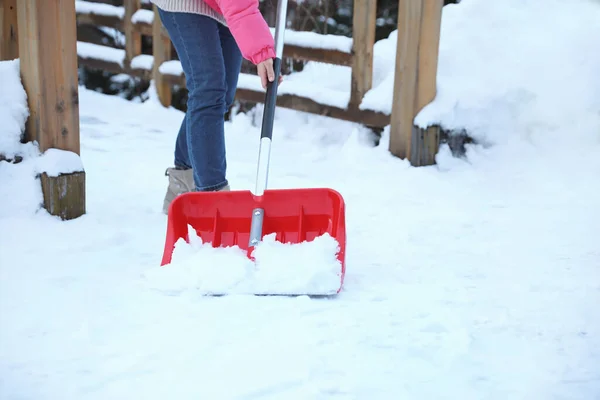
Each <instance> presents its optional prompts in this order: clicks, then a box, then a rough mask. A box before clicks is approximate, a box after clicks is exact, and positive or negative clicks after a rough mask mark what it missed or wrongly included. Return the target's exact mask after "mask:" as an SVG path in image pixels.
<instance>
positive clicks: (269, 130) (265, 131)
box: [260, 57, 281, 139]
mask: <svg viewBox="0 0 600 400" xmlns="http://www.w3.org/2000/svg"><path fill="white" fill-rule="evenodd" d="M273 72H274V73H275V79H273V82H267V94H266V95H265V109H264V113H263V120H262V128H261V133H260V138H261V139H264V138H268V139H271V138H272V137H273V121H274V120H275V108H276V107H277V86H278V84H279V77H280V76H281V58H280V57H276V58H275V59H273Z"/></svg>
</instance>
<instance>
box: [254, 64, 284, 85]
mask: <svg viewBox="0 0 600 400" xmlns="http://www.w3.org/2000/svg"><path fill="white" fill-rule="evenodd" d="M256 70H257V72H258V76H260V83H261V84H262V87H263V89H266V88H267V83H268V82H273V80H274V79H275V71H274V70H273V59H272V58H269V59H266V60H265V61H263V62H261V63H260V64H258V65H257V66H256ZM267 79H268V81H267ZM282 81H283V76H281V75H279V83H281V82H282Z"/></svg>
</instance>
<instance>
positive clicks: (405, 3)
mask: <svg viewBox="0 0 600 400" xmlns="http://www.w3.org/2000/svg"><path fill="white" fill-rule="evenodd" d="M442 7H443V0H399V2H398V44H397V48H396V71H395V80H394V100H393V104H392V117H391V122H390V124H391V129H390V145H389V150H390V152H391V153H392V154H394V155H395V156H398V157H400V158H406V159H408V160H409V161H410V163H411V165H413V166H423V165H432V164H435V155H436V154H437V151H438V146H439V136H440V129H439V127H437V126H431V127H428V128H427V129H420V128H418V127H416V126H415V125H414V119H415V117H416V116H417V114H418V113H419V112H420V111H421V110H422V109H423V107H425V106H426V105H427V104H429V103H430V102H431V101H433V99H434V98H435V96H436V76H437V64H438V54H439V41H440V28H441V23H442Z"/></svg>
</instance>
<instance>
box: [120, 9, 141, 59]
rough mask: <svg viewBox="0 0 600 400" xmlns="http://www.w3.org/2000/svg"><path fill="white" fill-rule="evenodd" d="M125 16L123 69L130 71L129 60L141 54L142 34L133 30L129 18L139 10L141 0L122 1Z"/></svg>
mask: <svg viewBox="0 0 600 400" xmlns="http://www.w3.org/2000/svg"><path fill="white" fill-rule="evenodd" d="M123 5H124V7H125V15H124V19H123V30H124V31H125V63H124V64H125V69H126V70H130V69H131V60H132V59H133V58H134V57H136V56H138V55H140V54H142V34H141V33H140V32H137V31H136V30H135V29H134V26H133V22H132V21H131V17H133V14H135V12H136V11H137V10H139V9H140V8H142V1H141V0H124V2H123Z"/></svg>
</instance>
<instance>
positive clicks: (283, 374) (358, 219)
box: [0, 0, 600, 400]
mask: <svg viewBox="0 0 600 400" xmlns="http://www.w3.org/2000/svg"><path fill="white" fill-rule="evenodd" d="M598 21H600V2H598V1H597V0H562V1H559V0H527V1H523V0H496V1H493V2H489V1H485V0H463V1H462V2H461V3H460V4H459V5H451V6H447V7H445V8H444V14H443V26H442V39H441V44H440V64H439V82H438V90H439V92H438V96H437V98H436V100H435V101H434V102H433V103H432V104H430V105H429V106H428V107H427V108H426V109H425V110H423V112H422V113H421V114H420V115H419V116H418V118H417V123H419V124H423V125H425V124H427V123H430V122H439V123H441V124H442V125H444V126H445V127H447V128H456V129H466V130H467V131H468V132H469V133H470V134H471V135H473V136H474V137H476V138H477V139H478V141H479V142H480V143H482V144H479V145H471V146H468V148H467V154H466V156H465V157H464V158H461V159H458V158H453V157H451V156H450V152H449V150H448V148H447V147H444V148H442V149H441V150H440V153H439V154H438V158H437V162H438V163H437V165H436V166H432V167H426V168H412V167H410V165H409V164H408V163H407V162H406V161H404V160H399V159H397V158H394V157H392V156H391V155H390V154H389V152H388V151H387V140H388V138H387V134H388V130H387V129H386V130H385V131H384V137H383V140H382V142H381V145H380V146H378V147H372V144H371V141H370V140H368V135H369V133H368V131H367V130H365V129H363V128H362V127H360V126H358V125H355V124H352V123H346V122H341V121H337V120H333V119H327V118H324V117H318V116H314V115H308V114H303V113H299V112H295V111H290V110H284V109H279V110H278V112H277V116H276V119H277V121H276V125H275V131H274V142H273V150H272V162H271V166H272V169H271V174H270V180H269V183H270V187H272V188H288V187H317V186H326V187H332V188H335V189H336V190H338V191H340V192H341V193H342V195H343V196H344V199H345V200H346V203H347V226H348V248H347V268H348V269H347V275H346V283H345V286H344V291H343V292H342V293H341V294H340V295H339V296H337V297H336V298H333V299H310V298H307V297H296V298H281V297H253V296H241V295H233V296H225V297H218V298H214V297H203V296H201V295H199V293H198V292H197V291H196V290H195V284H194V283H195V282H194V281H190V282H189V285H188V286H185V285H180V286H179V287H177V288H175V289H174V288H173V287H170V286H168V285H166V286H162V285H161V284H162V283H168V279H165V280H164V281H161V280H155V279H149V277H150V276H155V272H156V269H157V265H158V264H159V263H160V257H161V255H162V247H163V244H164V233H165V225H166V216H165V215H163V214H162V213H161V206H162V200H163V196H164V191H165V189H166V185H167V181H166V177H165V176H164V171H165V168H166V167H168V166H170V164H171V161H172V160H171V159H172V150H173V142H174V138H175V135H176V133H177V130H178V128H179V124H180V122H181V119H182V117H183V114H182V113H181V112H180V111H178V110H175V109H164V108H162V107H161V106H160V105H159V104H158V101H157V100H156V97H155V95H154V93H153V92H152V88H151V89H150V95H151V97H150V100H149V101H147V102H145V103H137V102H131V101H126V100H124V99H121V98H119V97H116V96H107V95H104V94H99V93H95V92H93V91H89V90H85V89H84V88H80V113H81V115H80V118H81V140H82V148H81V162H82V164H83V166H84V168H85V171H86V180H87V214H86V215H85V216H83V217H81V218H78V219H76V220H72V221H68V222H62V221H59V220H57V219H56V218H54V217H51V216H49V215H48V214H47V213H46V212H45V211H44V210H43V209H41V208H40V203H41V199H42V197H41V189H40V184H39V181H37V180H36V179H35V176H36V173H37V172H39V171H40V170H44V169H47V168H49V167H48V166H49V165H50V166H52V165H56V164H55V163H52V162H44V160H46V161H48V160H50V161H52V158H51V157H53V155H52V154H49V155H47V156H50V158H47V156H44V157H40V155H39V153H38V151H37V149H36V148H35V146H33V145H32V144H21V143H19V141H18V139H19V136H20V132H21V129H22V127H23V123H24V121H25V118H26V117H27V109H26V102H25V92H24V91H23V89H22V86H21V85H20V81H19V75H18V63H17V62H16V61H12V62H2V63H0V122H1V123H2V124H1V126H2V128H0V129H1V130H0V150H1V151H2V153H4V154H5V155H6V156H8V157H9V158H10V157H11V156H14V155H20V156H22V157H23V161H22V162H20V163H18V164H11V163H8V162H4V161H2V162H0V399H11V400H12V399H36V400H41V399H65V400H66V399H86V400H87V399H94V400H95V399H102V400H105V399H164V398H173V399H199V398H201V399H203V398H213V399H240V400H241V399H243V400H250V399H252V400H254V399H360V400H362V399H369V400H372V399H384V400H388V399H411V400H412V399H415V400H417V399H418V400H421V399H436V400H437V399H453V400H454V399H461V400H462V399H494V400H495V399H498V400H505V399H511V400H512V399H523V400H525V399H527V400H531V399H535V400H559V399H560V400H595V399H600V317H599V313H598V304H600V240H599V239H598V238H599V237H600V189H598V179H599V178H598V177H599V176H600V73H599V71H600V51H598V49H599V48H600V44H599V43H600V42H599V38H600V23H598ZM376 46H377V49H376V60H375V70H376V71H375V73H376V74H379V73H381V71H383V69H384V66H385V65H386V64H388V63H389V60H390V59H393V57H394V54H393V52H394V51H395V32H394V33H392V34H391V35H390V37H389V38H388V39H386V40H381V41H379V42H378V43H377V45H376ZM318 68H319V66H318V65H317V64H314V65H312V67H310V68H305V70H304V71H303V72H302V73H301V74H304V75H303V76H304V78H302V79H306V80H307V81H308V80H311V79H312V80H313V81H315V80H317V79H323V80H324V81H328V80H330V79H329V78H330V77H331V81H333V80H335V79H334V78H336V77H337V75H336V74H337V72H336V69H335V68H329V67H327V68H329V69H327V70H321V72H320V73H319V71H318ZM339 68H342V67H339ZM311 70H312V71H313V73H312V75H311V72H310V71H311ZM323 71H329V72H328V73H330V74H331V76H329V75H327V74H324V73H323ZM292 79H301V78H300V74H298V76H296V77H292V78H290V80H292ZM390 79H393V78H390V77H389V74H385V73H381V75H378V76H377V77H376V79H375V86H374V89H373V90H372V91H371V92H370V93H369V94H368V95H367V97H366V98H365V105H368V104H376V105H378V106H380V107H390V105H391V103H390V100H391V96H392V93H391V85H389V82H390ZM386 80H387V82H386ZM284 85H285V83H284V84H282V87H283V86H284ZM261 115H262V113H261V107H257V108H256V109H254V110H253V111H252V112H250V113H247V114H238V115H235V116H234V117H233V119H232V121H230V122H228V123H227V125H226V136H227V151H228V157H229V172H228V173H229V179H230V181H231V184H232V187H233V189H250V188H252V187H253V183H254V178H255V176H254V174H255V170H256V168H255V162H256V155H257V150H258V138H259V135H260V133H259V127H260V118H261ZM77 166H78V165H77V164H76V163H70V164H69V167H70V168H77Z"/></svg>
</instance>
